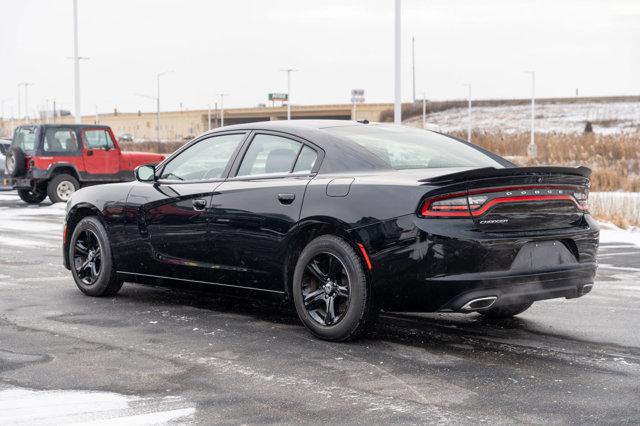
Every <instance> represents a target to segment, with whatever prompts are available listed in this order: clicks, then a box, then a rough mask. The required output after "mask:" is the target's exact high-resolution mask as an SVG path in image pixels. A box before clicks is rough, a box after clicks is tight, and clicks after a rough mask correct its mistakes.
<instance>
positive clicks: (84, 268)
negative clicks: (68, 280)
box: [73, 229, 102, 286]
mask: <svg viewBox="0 0 640 426" xmlns="http://www.w3.org/2000/svg"><path fill="white" fill-rule="evenodd" d="M73 248H74V250H73V267H74V268H75V270H76V274H78V279H80V281H82V283H83V284H84V285H87V286H90V285H93V284H95V283H96V281H97V280H98V278H99V277H100V272H101V268H102V247H100V241H99V240H98V236H97V235H96V234H95V233H94V232H93V231H92V230H90V229H85V230H83V231H82V232H81V233H80V235H78V238H77V239H76V241H75V245H74V246H73Z"/></svg>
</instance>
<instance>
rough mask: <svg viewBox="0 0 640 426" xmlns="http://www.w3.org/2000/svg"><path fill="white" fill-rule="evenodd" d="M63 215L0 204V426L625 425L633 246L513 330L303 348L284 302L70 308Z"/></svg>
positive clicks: (375, 337)
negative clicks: (590, 282) (103, 425)
mask: <svg viewBox="0 0 640 426" xmlns="http://www.w3.org/2000/svg"><path fill="white" fill-rule="evenodd" d="M63 212H64V206H62V205H55V206H51V205H47V204H43V205H42V206H41V207H33V206H26V205H25V204H23V203H22V202H20V200H19V199H18V198H17V195H16V194H15V193H11V192H10V193H0V424H8V423H19V422H23V423H27V424H34V423H38V422H41V423H47V422H51V423H70V422H73V421H82V422H87V421H94V422H103V421H108V420H114V419H117V420H127V421H129V422H132V423H136V422H137V423H142V424H144V423H183V422H196V423H265V422H277V423H319V422H327V423H425V422H430V423H478V422H483V423H499V424H513V423H589V424H595V423H599V424H600V423H616V424H619V423H631V424H638V423H640V330H639V326H640V249H639V248H638V247H636V246H634V245H632V244H629V243H616V242H609V243H604V244H603V245H602V247H601V251H600V263H601V267H600V269H599V272H598V278H597V282H596V284H595V286H594V289H593V291H592V292H591V294H589V295H587V296H585V297H584V298H581V299H576V300H552V301H546V302H540V303H537V304H535V305H534V306H533V307H532V308H531V309H530V310H529V311H527V312H525V313H524V314H522V315H521V316H519V317H518V318H516V319H512V320H506V321H501V322H490V321H487V320H485V319H483V318H482V317H480V316H478V315H475V314H470V315H458V314H456V315H452V314H428V315H426V314H383V315H382V317H381V319H380V321H379V323H378V324H377V326H376V327H375V329H374V331H373V332H372V333H370V334H369V335H368V336H367V337H366V338H364V339H362V340H359V341H356V342H353V343H344V344H334V343H327V342H323V341H319V340H316V339H314V338H313V337H311V336H310V335H309V334H308V333H307V331H306V330H305V329H304V328H303V327H302V326H301V325H300V324H299V322H298V320H297V318H296V316H295V314H294V313H293V312H292V311H291V310H289V309H287V308H286V307H274V306H265V305H259V304H256V303H253V302H248V301H241V300H235V299H228V298H218V297H214V296H208V295H205V294H203V293H199V292H188V291H181V290H168V289H162V288H155V287H145V286H140V285H133V284H126V285H125V286H124V288H123V290H122V291H121V293H120V294H119V295H118V296H117V297H115V298H105V299H96V298H88V297H85V296H83V295H82V294H81V293H80V292H79V291H78V290H77V288H76V287H75V284H74V283H73V280H72V278H71V276H70V274H69V272H68V271H67V270H66V269H64V267H63V266H62V261H61V252H60V248H59V246H60V242H61V227H62V226H61V224H62V215H63Z"/></svg>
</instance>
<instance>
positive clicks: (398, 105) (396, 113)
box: [393, 0, 402, 124]
mask: <svg viewBox="0 0 640 426" xmlns="http://www.w3.org/2000/svg"><path fill="white" fill-rule="evenodd" d="M401 10H402V7H401V0H396V5H395V61H394V74H395V81H394V97H395V100H394V106H393V122H394V123H395V124H401V123H402V94H401V93H400V92H401V81H400V72H401V67H400V49H401V45H402V43H401V41H400V24H401Z"/></svg>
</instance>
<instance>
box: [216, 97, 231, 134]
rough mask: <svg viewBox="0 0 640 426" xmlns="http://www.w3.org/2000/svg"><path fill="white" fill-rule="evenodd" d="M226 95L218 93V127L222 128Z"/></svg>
mask: <svg viewBox="0 0 640 426" xmlns="http://www.w3.org/2000/svg"><path fill="white" fill-rule="evenodd" d="M228 95H229V94H228V93H218V96H220V127H224V97H225V96H228Z"/></svg>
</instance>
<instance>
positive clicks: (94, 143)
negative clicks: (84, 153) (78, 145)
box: [84, 129, 114, 149]
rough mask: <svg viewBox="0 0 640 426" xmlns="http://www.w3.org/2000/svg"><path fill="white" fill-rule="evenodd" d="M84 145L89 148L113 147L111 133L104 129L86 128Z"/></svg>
mask: <svg viewBox="0 0 640 426" xmlns="http://www.w3.org/2000/svg"><path fill="white" fill-rule="evenodd" d="M84 146H85V147H86V148H87V149H113V148H114V145H113V141H112V140H111V135H110V134H109V132H107V131H106V130H104V129H96V130H85V131H84Z"/></svg>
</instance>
